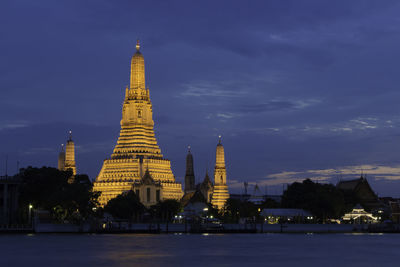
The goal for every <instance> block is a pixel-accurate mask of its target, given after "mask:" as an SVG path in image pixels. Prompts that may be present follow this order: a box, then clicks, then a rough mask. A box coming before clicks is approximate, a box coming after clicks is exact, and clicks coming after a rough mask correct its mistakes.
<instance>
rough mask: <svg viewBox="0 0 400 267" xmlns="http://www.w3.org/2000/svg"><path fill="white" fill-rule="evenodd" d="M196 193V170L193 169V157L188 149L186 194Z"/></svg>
mask: <svg viewBox="0 0 400 267" xmlns="http://www.w3.org/2000/svg"><path fill="white" fill-rule="evenodd" d="M194 191H196V186H195V179H194V168H193V155H192V153H191V151H190V146H189V149H188V154H187V156H186V174H185V194H186V193H190V192H194Z"/></svg>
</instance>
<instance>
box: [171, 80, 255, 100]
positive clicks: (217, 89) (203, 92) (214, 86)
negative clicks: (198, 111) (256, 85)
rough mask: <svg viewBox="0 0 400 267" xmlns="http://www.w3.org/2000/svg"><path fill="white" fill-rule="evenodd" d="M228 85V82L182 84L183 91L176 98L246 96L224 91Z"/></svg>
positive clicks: (241, 93)
mask: <svg viewBox="0 0 400 267" xmlns="http://www.w3.org/2000/svg"><path fill="white" fill-rule="evenodd" d="M228 85H229V83H228V82H221V83H219V84H218V83H209V82H205V81H202V82H195V83H190V84H189V83H187V84H183V85H182V87H183V88H184V91H183V92H181V93H180V94H179V95H178V96H181V97H239V96H243V95H246V94H248V92H246V91H243V90H242V91H240V90H226V89H225V87H227V86H228Z"/></svg>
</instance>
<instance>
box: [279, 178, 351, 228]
mask: <svg viewBox="0 0 400 267" xmlns="http://www.w3.org/2000/svg"><path fill="white" fill-rule="evenodd" d="M282 206H283V207H284V208H300V209H304V210H308V211H310V212H311V213H312V214H313V215H315V216H316V217H317V218H319V219H320V220H322V221H324V220H325V219H326V218H340V217H341V216H342V215H343V214H344V213H345V211H346V203H345V198H344V195H343V192H342V191H341V190H339V189H337V188H336V187H335V186H334V185H332V184H319V183H314V182H312V181H311V180H310V179H306V180H304V181H303V182H302V183H298V182H295V183H293V184H291V185H289V186H288V188H287V189H286V190H285V192H284V193H283V197H282Z"/></svg>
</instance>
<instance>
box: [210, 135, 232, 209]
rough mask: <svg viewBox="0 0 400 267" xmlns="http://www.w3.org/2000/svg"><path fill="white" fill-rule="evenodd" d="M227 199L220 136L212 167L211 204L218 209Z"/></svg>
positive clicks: (222, 148)
mask: <svg viewBox="0 0 400 267" xmlns="http://www.w3.org/2000/svg"><path fill="white" fill-rule="evenodd" d="M228 198H229V193H228V186H227V184H226V168H225V152H224V147H223V146H222V143H221V136H219V141H218V144H217V151H216V156H215V167H214V192H213V195H212V199H211V204H212V205H213V206H215V207H216V208H218V209H222V208H223V207H224V206H225V203H226V200H227V199H228Z"/></svg>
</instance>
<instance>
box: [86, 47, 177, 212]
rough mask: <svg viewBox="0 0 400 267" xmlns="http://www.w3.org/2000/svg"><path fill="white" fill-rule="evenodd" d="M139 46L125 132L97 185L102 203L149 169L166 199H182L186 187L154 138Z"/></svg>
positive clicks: (127, 101)
mask: <svg viewBox="0 0 400 267" xmlns="http://www.w3.org/2000/svg"><path fill="white" fill-rule="evenodd" d="M139 49H140V46H139V43H138V44H137V45H136V53H135V54H134V55H133V57H132V61H131V79H130V81H131V83H130V87H129V88H126V91H125V100H124V103H123V107H122V119H121V131H120V135H119V138H118V141H117V145H116V146H115V148H114V151H113V153H112V155H111V157H110V158H109V159H106V160H104V162H103V167H102V168H101V171H100V173H99V175H98V176H97V178H96V181H95V183H94V188H93V190H94V191H100V192H101V196H100V198H99V202H100V204H101V205H105V204H106V203H107V202H108V201H109V200H110V199H112V198H115V197H116V196H117V195H119V194H121V193H122V192H124V191H128V190H131V189H132V185H133V183H134V182H135V181H136V182H137V181H139V180H141V179H142V177H143V176H144V174H145V171H146V170H148V171H149V173H150V175H151V177H152V178H153V179H154V180H155V181H157V182H160V183H161V185H162V199H177V200H178V199H180V198H181V197H182V195H183V192H182V186H181V184H180V183H176V181H175V177H174V175H173V173H172V170H171V163H170V161H169V160H167V159H164V158H163V155H162V154H161V150H160V148H159V146H158V144H157V140H156V138H155V135H154V121H153V110H152V104H151V101H150V92H149V89H146V88H145V73H144V58H143V55H142V54H141V53H140V51H139Z"/></svg>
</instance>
